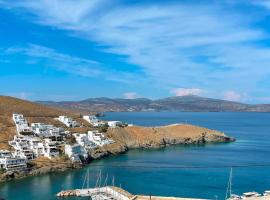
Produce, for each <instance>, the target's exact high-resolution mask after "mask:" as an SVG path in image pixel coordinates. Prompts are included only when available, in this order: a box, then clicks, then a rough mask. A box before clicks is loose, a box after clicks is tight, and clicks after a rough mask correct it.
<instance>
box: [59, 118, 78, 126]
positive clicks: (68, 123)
mask: <svg viewBox="0 0 270 200" xmlns="http://www.w3.org/2000/svg"><path fill="white" fill-rule="evenodd" d="M57 119H58V120H59V121H60V122H62V123H63V124H65V125H66V126H67V127H69V128H74V127H76V126H78V123H77V122H76V121H75V120H73V119H72V118H69V117H67V116H64V115H61V116H59V117H58V118H57Z"/></svg>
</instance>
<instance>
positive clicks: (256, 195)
mask: <svg viewBox="0 0 270 200" xmlns="http://www.w3.org/2000/svg"><path fill="white" fill-rule="evenodd" d="M260 196H262V195H261V194H259V193H258V192H245V193H243V195H242V199H248V198H251V197H260Z"/></svg>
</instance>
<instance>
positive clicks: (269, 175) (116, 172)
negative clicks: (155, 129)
mask: <svg viewBox="0 0 270 200" xmlns="http://www.w3.org/2000/svg"><path fill="white" fill-rule="evenodd" d="M105 119H113V120H121V121H125V122H128V123H133V124H136V125H144V126H158V125H166V124H171V123H179V122H185V123H186V122H187V123H191V124H194V125H201V126H205V127H208V128H212V129H217V130H220V131H224V132H226V133H227V134H228V135H230V136H233V137H236V138H237V141H236V142H234V143H230V144H218V145H213V144H211V145H201V146H181V145H180V146H174V147H168V148H163V149H158V150H132V151H129V152H128V153H126V154H122V155H118V156H111V157H108V158H105V159H103V160H99V161H95V162H94V163H93V164H104V165H105V166H103V167H97V166H95V167H94V166H93V164H92V166H91V164H90V165H89V171H90V177H91V178H92V179H91V181H90V185H91V186H94V185H95V183H96V177H97V174H98V173H99V171H100V170H102V175H103V182H105V179H106V176H107V174H108V179H107V180H108V181H107V182H111V179H112V176H114V177H115V185H118V186H119V185H121V187H123V188H124V189H127V190H128V191H130V192H132V193H140V194H152V195H166V196H182V197H183V196H184V197H200V198H212V199H215V198H217V199H224V195H225V193H226V186H227V182H228V177H229V171H230V168H210V169H208V168H203V169H175V168H155V167H154V168H151V167H144V168H142V167H135V168H129V167H124V166H130V165H134V166H140V165H144V166H145V165H146V166H164V165H170V166H171V165H183V166H205V167H207V166H223V165H226V166H227V165H243V164H270V139H269V138H270V113H181V112H158V113H156V112H150V113H107V115H106V116H105ZM115 165H121V166H123V167H122V168H118V167H114V166H115ZM86 170H87V168H84V169H80V170H74V171H68V172H61V173H55V174H51V175H42V176H37V177H30V178H26V179H22V180H17V181H11V182H8V183H3V184H0V197H4V198H6V199H11V200H13V199H14V200H26V199H27V200H29V199H46V200H48V199H56V198H55V194H56V193H57V192H59V191H60V190H62V189H71V188H80V187H82V182H83V179H84V176H85V173H86ZM269 189H270V167H252V168H234V169H233V192H234V193H238V194H240V193H242V192H246V191H252V190H256V191H258V192H263V191H264V190H269Z"/></svg>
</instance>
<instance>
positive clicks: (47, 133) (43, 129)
mask: <svg viewBox="0 0 270 200" xmlns="http://www.w3.org/2000/svg"><path fill="white" fill-rule="evenodd" d="M31 128H32V130H33V132H34V133H35V134H36V135H37V136H39V137H42V138H48V139H51V140H52V141H62V140H63V137H64V136H65V135H66V132H65V130H64V129H63V128H57V127H55V126H54V125H47V124H44V123H32V124H31Z"/></svg>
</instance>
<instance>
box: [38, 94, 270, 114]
mask: <svg viewBox="0 0 270 200" xmlns="http://www.w3.org/2000/svg"><path fill="white" fill-rule="evenodd" d="M38 103H41V104H44V105H48V106H52V107H56V108H64V109H68V110H72V111H79V112H133V111H135V112H136V111H137V112H138V111H183V112H270V104H245V103H239V102H233V101H226V100H220V99H212V98H205V97H200V96H196V95H188V96H178V97H168V98H164V99H158V100H151V99H146V98H137V99H121V98H115V99H112V98H106V97H101V98H89V99H85V100H82V101H61V102H55V101H38Z"/></svg>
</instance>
